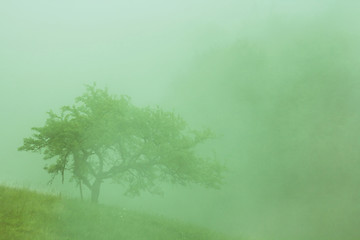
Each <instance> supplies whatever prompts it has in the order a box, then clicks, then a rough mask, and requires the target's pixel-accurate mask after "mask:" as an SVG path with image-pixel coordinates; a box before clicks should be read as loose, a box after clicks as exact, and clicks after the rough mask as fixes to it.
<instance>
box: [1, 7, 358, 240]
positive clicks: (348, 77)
mask: <svg viewBox="0 0 360 240" xmlns="http://www.w3.org/2000/svg"><path fill="white" fill-rule="evenodd" d="M359 5H360V4H356V3H355V1H354V2H351V1H317V2H316V3H314V2H311V1H227V0H221V1H204V0H199V1H179V0H178V1H160V0H159V1H83V0H82V1H61V2H60V1H59V2H56V1H53V2H49V1H39V0H35V1H1V3H0V29H1V32H0V34H1V37H0V96H1V99H0V100H1V101H0V109H1V113H2V114H1V124H0V132H1V136H2V138H1V145H0V182H1V183H3V184H8V185H15V186H25V187H30V188H35V189H41V190H46V191H50V190H51V191H54V192H62V193H63V194H65V195H66V194H67V195H71V194H74V196H76V197H78V195H77V194H78V193H77V192H76V191H74V192H73V191H71V189H73V188H74V187H73V183H69V182H67V183H66V184H65V185H64V186H61V185H59V184H57V183H55V185H53V186H48V185H47V182H48V180H49V176H48V175H47V173H46V172H45V171H44V170H42V168H43V166H44V161H43V160H42V158H41V156H40V155H38V154H31V153H24V152H17V150H16V149H17V148H18V147H19V146H20V145H21V144H22V139H23V138H24V137H27V136H29V135H30V134H31V130H30V128H31V127H34V126H41V125H42V124H44V121H45V119H46V112H47V111H48V110H50V109H54V110H56V109H58V108H59V107H61V106H63V105H68V104H72V103H73V100H74V98H75V97H77V96H79V95H81V94H82V93H83V91H84V90H85V88H84V84H89V83H92V82H94V81H96V82H97V84H98V86H100V87H108V88H109V91H110V92H111V93H114V94H127V95H129V96H131V97H132V99H133V102H134V103H135V104H137V105H140V106H145V105H160V106H161V107H163V108H165V109H170V110H174V111H176V112H178V113H179V114H181V115H182V116H183V117H184V118H185V119H186V120H187V121H188V122H189V123H190V125H192V126H194V127H211V128H212V129H214V131H215V132H216V133H217V134H218V135H219V138H218V139H217V140H215V141H212V142H211V143H209V145H208V146H206V147H208V148H209V151H211V150H212V149H216V152H217V156H218V158H219V159H223V160H224V161H226V163H227V165H228V168H229V172H228V174H227V178H226V182H227V183H226V185H225V186H224V188H223V189H222V190H220V191H216V190H204V189H200V188H198V187H192V188H182V187H176V186H164V188H165V189H166V191H165V195H164V196H151V195H149V194H144V195H143V196H142V197H139V198H135V199H131V198H127V197H124V196H123V195H121V193H122V189H121V187H120V186H116V185H110V184H109V185H106V186H104V188H103V189H102V195H101V196H100V202H103V203H107V204H113V205H117V204H118V205H120V206H123V207H127V208H132V209H137V210H140V211H147V212H150V213H156V214H162V215H166V216H169V217H172V218H178V219H182V220H184V221H189V222H193V223H197V224H201V225H204V226H207V227H209V228H212V229H215V230H218V231H223V232H227V233H229V234H234V235H242V236H244V237H246V238H249V239H293V240H296V239H310V240H311V239H317V240H319V239H327V240H329V239H337V240H338V239H342V240H346V239H359V238H360V230H358V229H357V228H358V226H360V189H359V186H360V161H359V157H360V141H359V134H360V125H359V120H360V111H359V105H358V104H359V103H360V82H359V76H360V71H359V63H360V59H359V53H360V51H359V50H360V49H359V40H360V36H359V34H360V31H359V27H358V22H359V20H360V19H359V17H358V16H359V7H360V6H359ZM75 190H76V189H75Z"/></svg>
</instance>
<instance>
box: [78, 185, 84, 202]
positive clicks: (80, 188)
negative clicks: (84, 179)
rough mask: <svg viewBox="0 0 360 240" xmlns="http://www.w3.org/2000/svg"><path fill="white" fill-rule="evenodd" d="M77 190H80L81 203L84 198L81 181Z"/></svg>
mask: <svg viewBox="0 0 360 240" xmlns="http://www.w3.org/2000/svg"><path fill="white" fill-rule="evenodd" d="M79 190H80V197H81V201H84V196H83V190H82V185H81V180H80V181H79Z"/></svg>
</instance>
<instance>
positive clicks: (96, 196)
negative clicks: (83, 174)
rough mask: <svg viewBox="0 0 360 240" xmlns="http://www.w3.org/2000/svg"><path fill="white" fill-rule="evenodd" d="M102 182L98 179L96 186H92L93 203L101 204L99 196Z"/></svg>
mask: <svg viewBox="0 0 360 240" xmlns="http://www.w3.org/2000/svg"><path fill="white" fill-rule="evenodd" d="M101 182H102V181H101V180H100V179H96V180H95V182H94V184H93V185H92V186H91V202H92V203H98V202H99V194H100V186H101Z"/></svg>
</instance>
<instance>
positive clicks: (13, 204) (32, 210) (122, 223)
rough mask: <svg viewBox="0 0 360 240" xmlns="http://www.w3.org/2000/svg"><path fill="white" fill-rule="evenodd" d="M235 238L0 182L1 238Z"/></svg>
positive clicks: (70, 239) (58, 239)
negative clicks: (6, 185) (3, 184)
mask: <svg viewBox="0 0 360 240" xmlns="http://www.w3.org/2000/svg"><path fill="white" fill-rule="evenodd" d="M112 239H114V240H115V239H116V240H121V239H124V240H152V239H153V240H187V239H188V240H233V238H230V237H228V236H224V235H222V234H220V233H216V232H213V231H211V230H209V229H205V228H201V227H197V226H194V225H190V224H186V223H183V222H179V221H175V220H170V219H166V218H164V217H160V216H153V215H149V214H143V213H139V212H135V211H129V210H123V209H121V208H116V207H110V206H104V205H94V204H90V203H87V202H81V201H77V200H69V199H61V198H60V197H56V196H52V195H46V194H40V193H36V192H33V191H29V190H25V189H15V188H9V187H4V186H0V240H112Z"/></svg>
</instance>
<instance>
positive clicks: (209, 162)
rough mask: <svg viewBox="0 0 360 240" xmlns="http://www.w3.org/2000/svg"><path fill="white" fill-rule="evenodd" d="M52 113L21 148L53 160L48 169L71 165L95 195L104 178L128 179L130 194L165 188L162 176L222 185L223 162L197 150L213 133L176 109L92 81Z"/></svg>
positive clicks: (53, 170)
mask: <svg viewBox="0 0 360 240" xmlns="http://www.w3.org/2000/svg"><path fill="white" fill-rule="evenodd" d="M48 115H49V117H48V119H47V121H46V123H45V126H43V127H38V128H33V130H34V131H35V132H36V133H35V134H34V135H33V136H32V137H30V138H25V139H24V144H23V146H21V147H20V148H19V150H24V151H33V152H41V153H42V154H43V156H44V159H49V160H52V161H53V162H52V163H51V164H50V165H48V166H46V169H47V171H48V172H49V173H51V174H53V176H56V175H57V174H61V175H62V178H63V179H64V173H65V172H66V171H69V172H70V173H71V176H72V178H73V179H75V180H76V181H77V182H78V183H79V184H81V183H83V184H84V185H85V186H87V187H88V188H89V189H90V190H91V191H92V198H93V201H97V198H98V195H99V190H100V185H101V183H102V182H103V181H104V180H105V179H112V180H113V181H115V182H117V183H121V184H124V185H126V186H127V189H126V193H128V194H131V195H137V194H139V193H140V192H141V191H143V190H147V191H149V192H153V193H158V192H160V190H159V189H158V184H157V183H158V181H165V182H170V183H177V184H182V185H186V184H189V183H197V184H201V185H203V186H205V187H214V188H218V187H220V185H221V181H222V172H223V170H224V167H223V166H222V165H221V164H220V163H219V162H218V161H217V160H216V159H210V158H203V157H201V156H199V155H198V154H197V153H196V146H197V145H198V144H200V143H203V142H204V141H206V140H207V139H209V138H212V137H213V133H212V132H211V131H210V130H208V129H207V130H203V131H195V130H190V129H189V128H188V127H187V124H186V122H185V121H184V120H183V119H182V118H181V117H180V116H178V115H176V114H175V113H173V112H168V111H164V110H162V109H160V108H159V107H156V108H150V107H142V108H141V107H136V106H134V105H133V104H132V103H131V101H130V98H129V97H126V96H120V97H118V96H112V95H110V94H109V93H108V92H107V90H102V89H98V88H96V86H95V85H92V86H87V91H86V92H85V94H83V95H82V96H80V97H78V98H76V103H75V104H74V105H73V106H64V107H62V108H61V111H60V113H59V114H56V113H54V112H52V111H51V112H49V113H48ZM54 161H55V162H54Z"/></svg>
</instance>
